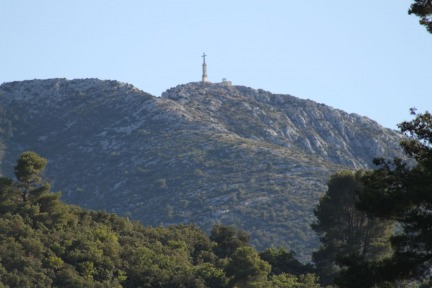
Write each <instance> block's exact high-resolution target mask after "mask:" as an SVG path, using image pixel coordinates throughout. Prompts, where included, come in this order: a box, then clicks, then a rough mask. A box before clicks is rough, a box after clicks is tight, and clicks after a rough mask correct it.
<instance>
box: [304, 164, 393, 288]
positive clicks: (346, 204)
mask: <svg viewBox="0 0 432 288" xmlns="http://www.w3.org/2000/svg"><path fill="white" fill-rule="evenodd" d="M365 175H367V173H365V172H363V171H358V172H356V173H353V172H350V171H342V172H339V173H336V174H334V175H333V176H332V177H331V178H330V180H329V182H328V190H327V193H326V194H325V195H324V197H322V198H321V200H320V202H319V204H318V205H317V207H316V209H315V211H314V213H315V216H316V217H317V221H316V222H315V223H314V224H312V229H313V230H314V231H315V232H316V233H317V234H318V235H319V236H320V241H321V247H320V249H319V250H318V251H316V252H314V253H313V261H314V263H315V265H316V267H317V270H318V271H319V272H318V273H319V275H320V279H321V282H322V283H325V284H330V283H332V282H333V277H334V276H335V275H336V274H337V272H338V271H339V267H338V266H337V263H338V259H340V258H342V257H347V256H350V255H352V254H356V255H361V257H363V258H364V259H366V260H369V261H370V260H380V259H382V258H384V257H385V256H388V255H389V253H390V250H391V249H390V243H389V237H390V235H391V233H392V231H393V225H392V222H391V221H384V220H380V219H371V218H369V217H368V216H367V214H366V213H365V212H363V211H359V210H358V209H356V207H355V205H356V198H357V195H356V194H357V193H359V192H360V191H362V190H363V189H364V188H363V186H364V185H363V180H362V179H363V178H364V177H365Z"/></svg>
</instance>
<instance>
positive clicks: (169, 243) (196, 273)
mask: <svg viewBox="0 0 432 288" xmlns="http://www.w3.org/2000/svg"><path fill="white" fill-rule="evenodd" d="M46 163H47V160H46V159H44V158H43V157H41V156H39V155H38V154H36V153H34V152H25V153H23V154H22V155H21V156H20V157H19V160H18V164H17V166H16V168H15V171H16V178H17V181H13V180H12V179H9V178H5V177H0V259H1V261H0V279H1V280H0V288H1V287H41V288H42V287H43V288H46V287H80V288H81V287H84V288H85V287H89V288H90V287H91V288H98V287H100V288H102V287H168V288H169V287H173V288H177V287H188V288H205V287H212V288H234V287H263V288H264V287H265V288H267V287H278V288H317V287H319V284H318V283H317V277H316V276H315V275H313V274H310V273H308V272H309V271H306V270H301V269H299V270H296V271H292V273H285V270H283V269H280V270H278V271H276V272H271V265H270V263H269V262H268V261H266V260H265V259H263V258H262V257H261V256H260V254H259V253H258V251H256V249H255V248H253V247H251V246H250V245H249V244H248V239H249V236H248V235H247V234H246V233H245V232H243V231H240V230H238V229H235V228H233V227H228V226H222V225H218V226H215V227H214V229H213V232H212V235H211V236H208V235H207V234H206V233H204V232H203V231H202V230H200V229H199V228H197V227H196V226H193V225H176V226H169V227H145V226H143V225H142V224H140V223H138V222H132V221H130V220H129V219H128V218H123V217H120V216H117V215H114V214H109V213H106V212H101V211H89V210H85V209H82V208H79V207H77V206H72V205H67V204H64V203H62V202H61V201H60V193H52V192H51V190H50V185H49V183H48V182H47V181H46V180H45V179H43V178H42V177H41V175H42V174H43V169H44V168H45V165H46ZM22 186H25V187H26V189H27V190H26V191H27V192H28V195H26V198H25V199H24V198H23V197H22V195H21V193H22V188H23V187H22ZM27 192H26V193H27ZM286 254H289V255H291V256H292V257H293V255H294V254H293V253H290V252H286ZM291 260H292V261H294V260H295V259H291ZM270 261H273V260H272V259H270Z"/></svg>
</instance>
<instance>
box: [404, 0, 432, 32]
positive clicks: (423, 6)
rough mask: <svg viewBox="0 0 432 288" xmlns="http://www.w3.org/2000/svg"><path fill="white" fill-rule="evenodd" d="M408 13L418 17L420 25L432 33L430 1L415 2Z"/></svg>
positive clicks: (417, 0) (431, 3)
mask: <svg viewBox="0 0 432 288" xmlns="http://www.w3.org/2000/svg"><path fill="white" fill-rule="evenodd" d="M408 13H409V14H414V15H416V16H418V17H420V21H419V22H420V24H421V25H424V26H426V29H427V30H428V31H429V32H430V33H432V0H415V1H414V3H413V4H411V7H410V9H409V10H408Z"/></svg>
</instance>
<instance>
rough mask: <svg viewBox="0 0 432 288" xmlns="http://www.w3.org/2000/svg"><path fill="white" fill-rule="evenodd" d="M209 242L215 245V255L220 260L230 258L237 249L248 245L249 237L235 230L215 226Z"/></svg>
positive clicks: (228, 227)
mask: <svg viewBox="0 0 432 288" xmlns="http://www.w3.org/2000/svg"><path fill="white" fill-rule="evenodd" d="M210 240H212V241H214V242H216V243H217V246H216V247H215V254H216V255H217V256H218V257H220V258H225V257H230V256H231V254H233V253H234V252H235V251H236V250H237V248H239V247H241V246H244V245H248V242H249V235H248V234H247V233H246V232H244V231H241V230H239V229H237V228H234V227H230V226H224V225H215V226H214V227H213V229H212V231H211V235H210Z"/></svg>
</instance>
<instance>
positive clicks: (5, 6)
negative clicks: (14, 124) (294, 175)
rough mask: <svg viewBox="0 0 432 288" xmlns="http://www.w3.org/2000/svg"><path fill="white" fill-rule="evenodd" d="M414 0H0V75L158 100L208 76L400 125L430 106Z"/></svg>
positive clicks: (427, 62)
mask: <svg viewBox="0 0 432 288" xmlns="http://www.w3.org/2000/svg"><path fill="white" fill-rule="evenodd" d="M411 2H412V1H410V0H398V1H395V0H364V1H342V0H338V1H336V0H327V1H322V0H315V1H298V0H296V1H292V0H273V1H271V0H269V1H262V0H248V1H246V0H234V1H232V0H231V1H228V0H218V1H197V0H186V1H180V0H158V1H145V0H122V1H117V0H104V1H100V0H74V1H70V0H62V1H58V0H40V1H34V0H3V1H1V2H0V39H1V40H0V44H1V48H0V68H1V69H0V83H2V82H10V81H17V80H28V79H46V78H67V79H75V78H99V79H113V80H119V81H123V82H128V83H130V84H133V85H134V86H136V87H138V88H140V89H142V90H144V91H146V92H148V93H151V94H153V95H156V96H159V95H160V94H161V93H162V92H163V91H165V90H166V89H168V88H170V87H173V86H176V85H179V84H183V83H188V82H193V81H199V80H200V79H201V64H202V58H201V55H202V53H203V52H205V53H206V54H207V55H208V57H207V58H206V62H207V65H208V66H207V69H208V77H209V80H210V81H212V82H220V81H221V79H222V78H227V79H228V80H231V81H232V82H233V84H236V85H245V86H249V87H252V88H257V89H258V88H261V89H265V90H268V91H271V92H273V93H282V94H291V95H294V96H297V97H300V98H303V99H311V100H314V101H317V102H319V103H324V104H327V105H330V106H332V107H334V108H338V109H342V110H345V111H347V112H350V113H357V114H360V115H364V116H367V117H369V118H371V119H373V120H376V121H377V122H378V123H380V124H381V125H383V126H385V127H388V128H393V129H396V124H397V123H399V122H401V121H403V120H407V119H410V116H409V108H410V107H417V108H418V109H419V111H425V110H429V111H430V110H431V108H432V93H431V83H432V67H431V64H432V34H429V33H427V31H426V30H425V29H424V28H423V27H422V26H420V25H419V24H418V19H417V18H416V17H415V16H409V15H408V13H407V10H408V8H409V6H410V4H411Z"/></svg>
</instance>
